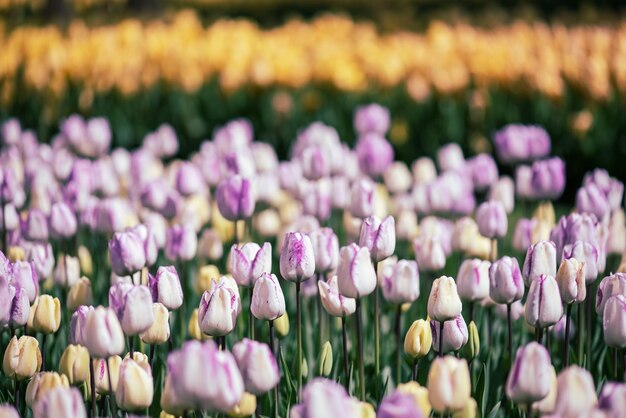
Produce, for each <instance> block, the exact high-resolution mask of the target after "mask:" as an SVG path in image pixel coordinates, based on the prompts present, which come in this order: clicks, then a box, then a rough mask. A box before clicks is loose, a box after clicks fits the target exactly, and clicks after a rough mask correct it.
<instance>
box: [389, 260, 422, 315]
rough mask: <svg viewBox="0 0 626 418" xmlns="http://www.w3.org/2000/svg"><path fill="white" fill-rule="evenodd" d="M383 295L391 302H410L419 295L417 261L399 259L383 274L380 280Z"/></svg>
mask: <svg viewBox="0 0 626 418" xmlns="http://www.w3.org/2000/svg"><path fill="white" fill-rule="evenodd" d="M381 288H382V291H383V297H384V298H385V299H386V300H387V301H389V302H391V303H398V304H402V303H411V302H414V301H416V300H417V298H418V297H419V295H420V277H419V271H418V269H417V263H416V262H415V261H410V260H400V261H398V262H397V263H396V264H395V265H394V266H393V267H391V269H389V274H388V275H384V277H383V280H382V286H381Z"/></svg>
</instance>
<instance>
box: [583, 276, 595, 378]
mask: <svg viewBox="0 0 626 418" xmlns="http://www.w3.org/2000/svg"><path fill="white" fill-rule="evenodd" d="M587 295H588V296H587V300H586V301H585V303H586V305H587V312H586V314H587V317H586V318H585V319H586V320H587V332H586V334H585V335H586V337H587V370H591V334H592V332H591V325H592V322H591V315H592V309H591V305H592V303H593V301H592V299H593V298H592V297H591V295H592V293H591V284H588V285H587Z"/></svg>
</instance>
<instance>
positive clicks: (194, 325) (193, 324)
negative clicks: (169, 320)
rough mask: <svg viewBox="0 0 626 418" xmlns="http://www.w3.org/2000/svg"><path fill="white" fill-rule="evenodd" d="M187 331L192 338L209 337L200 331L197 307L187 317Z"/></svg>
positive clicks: (202, 338) (201, 338)
mask: <svg viewBox="0 0 626 418" xmlns="http://www.w3.org/2000/svg"><path fill="white" fill-rule="evenodd" d="M155 321H156V320H155ZM187 331H188V332H189V335H190V336H191V338H193V339H194V340H206V339H208V338H209V336H208V335H204V334H203V333H202V330H201V329H200V325H199V324H198V308H196V309H194V310H193V311H192V312H191V317H190V318H189V323H188V324H187Z"/></svg>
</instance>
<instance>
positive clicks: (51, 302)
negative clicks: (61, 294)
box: [31, 295, 61, 334]
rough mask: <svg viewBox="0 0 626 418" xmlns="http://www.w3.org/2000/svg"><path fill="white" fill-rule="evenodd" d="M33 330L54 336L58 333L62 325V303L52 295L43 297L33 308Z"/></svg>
mask: <svg viewBox="0 0 626 418" xmlns="http://www.w3.org/2000/svg"><path fill="white" fill-rule="evenodd" d="M31 310H32V317H33V324H32V326H33V330H35V331H37V332H43V333H44V334H52V333H55V332H57V330H58V329H59V326H60V325H61V302H60V301H59V299H58V298H53V297H52V296H50V295H41V296H39V297H38V298H37V299H36V300H35V303H33V306H32V307H31Z"/></svg>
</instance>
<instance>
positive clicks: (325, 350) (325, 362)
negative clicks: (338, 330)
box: [318, 341, 333, 377]
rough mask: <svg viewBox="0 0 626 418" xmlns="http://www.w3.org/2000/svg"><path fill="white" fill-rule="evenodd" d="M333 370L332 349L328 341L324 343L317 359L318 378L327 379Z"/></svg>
mask: <svg viewBox="0 0 626 418" xmlns="http://www.w3.org/2000/svg"><path fill="white" fill-rule="evenodd" d="M332 370H333V347H332V345H330V341H326V342H325V343H324V345H323V346H322V351H321V352H320V358H319V369H318V374H319V375H320V376H325V377H328V376H330V373H331V372H332Z"/></svg>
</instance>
